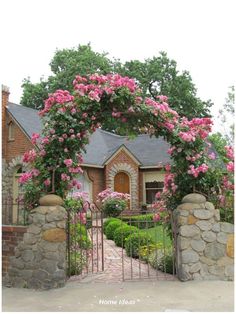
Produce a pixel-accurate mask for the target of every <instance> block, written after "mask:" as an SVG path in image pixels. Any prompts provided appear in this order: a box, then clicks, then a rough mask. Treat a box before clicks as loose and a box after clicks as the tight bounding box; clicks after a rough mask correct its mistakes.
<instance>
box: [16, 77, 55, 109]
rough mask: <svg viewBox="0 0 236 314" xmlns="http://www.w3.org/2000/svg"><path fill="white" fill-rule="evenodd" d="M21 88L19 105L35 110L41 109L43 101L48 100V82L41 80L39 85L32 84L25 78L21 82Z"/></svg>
mask: <svg viewBox="0 0 236 314" xmlns="http://www.w3.org/2000/svg"><path fill="white" fill-rule="evenodd" d="M21 87H22V88H23V95H22V97H21V104H22V105H24V106H26V107H29V108H33V109H37V110H39V109H42V107H43V105H44V100H45V99H47V98H48V93H49V89H48V82H47V81H44V80H43V79H42V78H41V79H40V82H39V83H35V84H34V83H32V82H31V81H30V78H27V79H24V80H23V83H22V85H21Z"/></svg>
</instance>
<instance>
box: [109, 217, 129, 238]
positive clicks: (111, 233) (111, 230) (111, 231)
mask: <svg viewBox="0 0 236 314" xmlns="http://www.w3.org/2000/svg"><path fill="white" fill-rule="evenodd" d="M122 224H125V223H124V222H123V221H122V220H117V221H111V222H110V223H109V224H108V225H107V226H106V228H105V230H104V231H105V232H104V233H105V235H106V237H107V239H109V240H114V232H115V230H116V229H117V228H119V227H120V226H121V225H122Z"/></svg>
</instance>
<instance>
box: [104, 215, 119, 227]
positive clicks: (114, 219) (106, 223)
mask: <svg viewBox="0 0 236 314" xmlns="http://www.w3.org/2000/svg"><path fill="white" fill-rule="evenodd" d="M113 221H120V219H118V218H113V217H111V218H107V219H106V220H105V221H104V222H103V230H105V229H106V227H107V226H108V225H109V223H110V222H113Z"/></svg>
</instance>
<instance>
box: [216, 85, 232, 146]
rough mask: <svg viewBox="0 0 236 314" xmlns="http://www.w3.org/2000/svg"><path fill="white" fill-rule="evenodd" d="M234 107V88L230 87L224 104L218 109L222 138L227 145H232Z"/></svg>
mask: <svg viewBox="0 0 236 314" xmlns="http://www.w3.org/2000/svg"><path fill="white" fill-rule="evenodd" d="M234 106H235V87H234V86H230V87H229V91H228V96H227V98H226V99H225V103H224V104H223V106H222V108H220V110H219V113H218V119H219V120H220V125H221V127H222V129H223V132H224V133H223V137H224V138H225V140H226V141H227V143H228V144H229V145H233V143H234Z"/></svg>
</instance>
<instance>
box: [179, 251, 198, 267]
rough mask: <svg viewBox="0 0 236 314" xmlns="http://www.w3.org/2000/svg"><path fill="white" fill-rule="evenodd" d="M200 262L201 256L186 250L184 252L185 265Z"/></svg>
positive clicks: (183, 260)
mask: <svg viewBox="0 0 236 314" xmlns="http://www.w3.org/2000/svg"><path fill="white" fill-rule="evenodd" d="M198 261H199V255H198V254H197V253H196V252H195V251H193V250H185V251H183V252H182V262H183V263H184V264H189V263H195V262H198Z"/></svg>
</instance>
